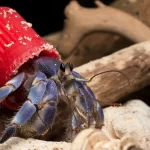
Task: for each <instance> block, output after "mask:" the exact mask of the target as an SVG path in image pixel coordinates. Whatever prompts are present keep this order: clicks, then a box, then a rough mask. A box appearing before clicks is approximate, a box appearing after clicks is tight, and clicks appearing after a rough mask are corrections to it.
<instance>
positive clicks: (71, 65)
mask: <svg viewBox="0 0 150 150" xmlns="http://www.w3.org/2000/svg"><path fill="white" fill-rule="evenodd" d="M69 67H70V70H71V71H72V70H73V64H72V63H69Z"/></svg>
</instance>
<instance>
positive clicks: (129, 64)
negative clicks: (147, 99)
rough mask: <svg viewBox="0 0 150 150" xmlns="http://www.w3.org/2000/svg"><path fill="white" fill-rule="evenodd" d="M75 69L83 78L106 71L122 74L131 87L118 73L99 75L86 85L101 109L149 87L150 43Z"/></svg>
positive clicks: (126, 49)
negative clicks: (116, 71)
mask: <svg viewBox="0 0 150 150" xmlns="http://www.w3.org/2000/svg"><path fill="white" fill-rule="evenodd" d="M75 70H76V71H77V72H79V73H80V74H81V75H82V76H83V77H84V78H86V79H89V78H91V77H92V76H93V75H95V74H97V73H100V72H103V71H108V70H118V71H121V72H122V73H124V74H125V75H126V76H127V78H128V79H129V81H130V85H129V84H128V81H127V79H126V78H125V77H124V76H123V75H122V74H121V73H115V72H112V73H110V72H109V73H105V74H103V75H99V76H97V77H95V78H94V79H93V80H92V81H91V82H89V83H88V85H89V86H90V88H91V89H92V90H93V92H94V93H95V95H96V98H97V99H98V100H99V101H100V103H101V104H102V105H103V106H105V105H108V104H111V103H113V102H117V101H118V100H119V99H120V98H122V97H124V96H127V95H129V94H131V93H132V92H135V91H138V90H140V89H141V88H143V87H145V86H148V85H150V42H149V41H147V42H143V43H140V44H137V45H134V46H131V47H128V48H125V49H123V50H120V51H118V52H116V53H114V54H112V55H109V56H106V57H103V58H101V59H98V60H95V61H91V62H89V63H87V64H84V65H82V66H80V67H78V68H75Z"/></svg>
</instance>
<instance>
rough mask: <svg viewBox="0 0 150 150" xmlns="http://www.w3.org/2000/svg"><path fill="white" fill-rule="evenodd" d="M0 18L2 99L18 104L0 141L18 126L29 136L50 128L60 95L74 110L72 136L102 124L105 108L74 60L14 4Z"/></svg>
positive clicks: (0, 12)
mask: <svg viewBox="0 0 150 150" xmlns="http://www.w3.org/2000/svg"><path fill="white" fill-rule="evenodd" d="M0 19H1V22H2V24H1V25H0V44H1V45H0V64H1V65H0V68H1V69H0V70H1V77H0V84H1V88H0V102H1V103H2V105H3V106H5V107H7V108H9V109H12V110H17V113H16V115H15V116H14V117H13V119H12V120H11V122H10V124H9V125H8V127H7V128H6V130H5V132H4V133H3V135H2V137H1V139H0V143H3V142H5V141H6V140H7V139H9V138H10V137H12V136H13V135H14V134H15V133H16V131H17V130H18V129H21V130H22V132H24V133H25V134H27V135H28V137H37V136H39V135H41V134H44V133H46V131H47V130H48V129H50V128H51V127H52V125H53V122H55V115H56V111H57V105H58V103H59V102H60V101H64V102H65V103H67V105H68V107H69V108H70V109H71V110H72V112H71V114H70V116H71V117H70V126H71V127H70V128H71V139H73V138H74V137H75V136H76V134H77V133H78V132H79V131H80V130H82V129H84V128H88V127H96V128H101V127H102V125H103V120H104V116H103V111H102V108H101V106H100V104H99V103H98V102H97V101H96V99H95V96H94V94H93V92H92V90H91V89H90V88H89V87H88V86H87V85H86V83H85V82H86V81H87V80H85V79H84V78H82V77H81V76H80V75H79V74H78V73H77V72H75V71H73V65H72V64H71V63H66V64H64V63H62V62H61V59H60V56H59V54H58V52H57V51H56V49H54V48H53V46H52V45H51V44H49V43H48V42H46V41H45V40H43V39H42V38H41V37H40V36H39V35H38V34H37V33H36V32H35V31H34V30H33V29H32V28H31V24H29V23H27V22H26V21H24V19H23V18H22V17H21V16H20V15H19V14H18V13H17V12H16V11H15V10H12V9H10V8H6V7H1V8H0ZM21 93H24V94H23V95H21ZM12 97H13V99H12Z"/></svg>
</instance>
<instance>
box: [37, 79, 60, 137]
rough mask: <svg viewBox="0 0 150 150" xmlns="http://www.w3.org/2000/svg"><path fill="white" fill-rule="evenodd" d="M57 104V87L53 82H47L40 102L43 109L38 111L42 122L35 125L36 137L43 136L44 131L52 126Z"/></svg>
mask: <svg viewBox="0 0 150 150" xmlns="http://www.w3.org/2000/svg"><path fill="white" fill-rule="evenodd" d="M57 103H58V89H57V86H56V84H55V82H54V81H53V80H49V81H48V83H47V86H46V92H45V95H44V97H43V100H42V105H43V108H42V109H41V110H39V111H38V116H39V117H40V119H41V120H42V122H41V123H37V124H36V125H35V128H36V129H37V134H38V135H41V134H45V131H47V129H49V128H50V127H51V126H52V124H53V122H54V118H55V115H56V111H57Z"/></svg>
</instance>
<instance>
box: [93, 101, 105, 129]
mask: <svg viewBox="0 0 150 150" xmlns="http://www.w3.org/2000/svg"><path fill="white" fill-rule="evenodd" d="M95 108H96V109H95V110H94V113H95V115H94V116H95V117H96V118H95V120H96V128H102V126H103V125H104V113H103V109H102V107H101V105H100V104H99V103H98V102H97V101H96V102H95Z"/></svg>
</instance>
